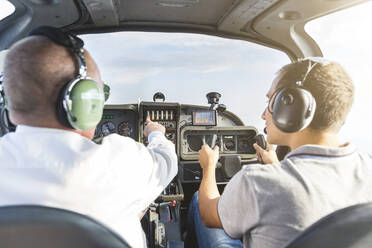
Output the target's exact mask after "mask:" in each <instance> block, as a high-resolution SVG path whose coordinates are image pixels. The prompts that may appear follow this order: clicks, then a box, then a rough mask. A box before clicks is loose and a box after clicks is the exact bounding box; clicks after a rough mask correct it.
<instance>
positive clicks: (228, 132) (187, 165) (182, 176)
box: [94, 102, 258, 183]
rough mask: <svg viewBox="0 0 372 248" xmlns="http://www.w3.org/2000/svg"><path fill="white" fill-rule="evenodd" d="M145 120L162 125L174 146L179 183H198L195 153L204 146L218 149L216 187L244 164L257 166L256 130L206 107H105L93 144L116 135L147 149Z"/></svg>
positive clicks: (160, 104)
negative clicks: (132, 140)
mask: <svg viewBox="0 0 372 248" xmlns="http://www.w3.org/2000/svg"><path fill="white" fill-rule="evenodd" d="M147 116H149V117H150V119H151V120H152V121H156V122H159V123H160V124H162V125H164V126H165V128H166V133H165V136H166V138H167V139H169V140H170V141H172V142H173V143H174V144H175V148H176V153H177V157H178V161H179V173H178V177H179V180H180V181H181V182H182V183H198V182H200V180H201V176H202V170H201V168H200V165H199V162H198V151H199V150H200V149H201V147H202V145H203V144H208V145H210V146H215V145H218V146H219V149H220V156H221V160H220V162H219V165H218V166H217V167H218V169H217V181H218V182H219V183H226V182H228V181H229V179H230V178H231V177H232V175H233V174H234V172H235V171H238V170H239V169H240V168H241V166H243V165H244V164H249V163H254V162H257V156H256V152H255V150H254V148H253V144H254V143H255V142H256V139H255V137H256V136H257V135H258V131H257V129H256V128H255V127H253V126H244V124H243V122H242V121H241V119H240V118H239V117H238V116H236V115H235V114H234V113H232V112H230V111H227V110H223V111H219V110H213V109H211V108H210V107H208V106H199V105H188V104H179V103H168V102H140V103H139V104H124V105H106V106H105V108H104V111H103V116H102V120H101V121H100V123H99V124H98V125H97V128H96V132H95V137H94V141H95V142H97V143H99V142H100V141H101V140H102V139H103V138H104V137H105V136H107V135H110V134H112V133H117V134H119V135H122V136H126V137H131V138H133V139H134V140H136V141H138V142H141V143H143V144H145V145H147V138H146V137H145V136H144V134H143V127H144V123H145V121H146V118H147ZM234 161H235V162H234ZM231 163H232V164H231ZM237 163H238V164H239V165H237Z"/></svg>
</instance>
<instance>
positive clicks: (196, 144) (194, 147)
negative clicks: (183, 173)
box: [187, 135, 203, 152]
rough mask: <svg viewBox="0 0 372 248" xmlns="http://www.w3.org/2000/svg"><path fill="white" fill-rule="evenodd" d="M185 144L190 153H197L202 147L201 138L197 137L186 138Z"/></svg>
mask: <svg viewBox="0 0 372 248" xmlns="http://www.w3.org/2000/svg"><path fill="white" fill-rule="evenodd" d="M187 144H188V145H189V148H190V150H191V151H194V152H197V151H199V150H200V149H201V147H202V145H203V140H202V137H201V136H199V135H189V136H187Z"/></svg>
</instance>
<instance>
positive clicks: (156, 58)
mask: <svg viewBox="0 0 372 248" xmlns="http://www.w3.org/2000/svg"><path fill="white" fill-rule="evenodd" d="M82 38H83V39H84V41H85V42H86V47H87V49H88V50H89V51H90V52H91V53H92V55H93V57H94V58H95V59H96V62H97V64H98V65H99V67H100V69H101V74H102V78H103V80H104V81H105V82H106V83H107V84H109V85H110V86H111V92H112V94H111V96H110V100H109V104H120V103H121V104H124V103H137V102H138V101H139V100H141V101H152V97H153V94H154V93H156V92H158V91H160V92H162V93H164V95H165V98H166V101H168V102H179V103H181V104H197V105H206V106H208V104H207V98H206V94H207V93H208V92H212V91H217V92H219V93H221V94H222V97H221V99H220V103H222V104H225V105H226V106H227V110H229V111H231V112H233V113H235V114H237V115H238V116H239V117H240V118H241V119H242V120H243V122H244V123H245V125H253V126H256V127H257V128H258V129H260V132H262V128H263V127H264V122H263V121H262V120H261V118H260V116H261V113H262V112H263V110H264V109H265V107H266V104H267V103H266V99H265V95H266V93H267V91H268V89H269V87H270V85H271V82H272V80H273V78H274V76H275V73H276V72H277V71H278V69H279V68H280V67H281V66H283V65H284V64H287V63H289V62H290V60H289V58H288V57H287V56H286V55H285V54H284V53H282V52H279V51H276V50H273V49H270V48H266V47H263V46H260V45H256V44H252V43H249V42H246V41H240V40H231V39H224V38H219V37H212V36H206V35H199V34H175V33H143V32H123V33H112V34H97V35H83V36H82Z"/></svg>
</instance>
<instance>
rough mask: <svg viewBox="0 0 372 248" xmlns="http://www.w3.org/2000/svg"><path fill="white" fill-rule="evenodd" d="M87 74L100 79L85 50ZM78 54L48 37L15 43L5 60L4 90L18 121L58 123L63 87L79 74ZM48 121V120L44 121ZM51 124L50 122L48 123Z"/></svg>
mask: <svg viewBox="0 0 372 248" xmlns="http://www.w3.org/2000/svg"><path fill="white" fill-rule="evenodd" d="M85 57H86V62H87V68H88V71H87V75H88V76H89V77H91V78H93V79H94V80H96V81H98V82H101V79H100V74H99V70H98V68H97V65H96V64H95V62H94V61H93V59H92V58H91V57H90V55H89V54H88V53H87V52H85ZM78 70H79V63H78V59H77V56H76V55H75V54H74V53H73V51H71V50H70V49H68V48H65V47H63V46H60V45H57V44H55V43H53V42H52V41H50V40H49V39H48V38H46V37H41V36H33V37H29V38H26V39H23V40H21V41H19V42H17V43H16V44H15V45H13V46H12V48H11V49H10V51H9V52H8V54H7V56H6V59H5V64H4V90H5V94H6V95H7V99H8V103H9V109H10V116H11V119H12V121H14V122H15V124H26V125H30V124H33V125H35V124H36V125H37V122H38V121H41V122H43V123H44V124H43V125H40V126H51V127H54V126H55V125H58V121H57V114H56V103H57V98H58V94H59V92H60V90H61V89H62V87H63V86H64V85H65V84H67V83H68V82H69V81H70V80H71V79H72V78H74V77H76V76H77V75H78ZM45 122H46V123H45ZM49 124H50V125H49Z"/></svg>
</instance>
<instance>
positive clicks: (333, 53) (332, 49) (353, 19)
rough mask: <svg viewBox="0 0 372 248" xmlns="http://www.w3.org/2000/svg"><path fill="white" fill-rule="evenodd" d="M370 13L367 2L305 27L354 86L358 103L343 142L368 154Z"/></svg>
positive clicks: (371, 85)
mask: <svg viewBox="0 0 372 248" xmlns="http://www.w3.org/2000/svg"><path fill="white" fill-rule="evenodd" d="M371 12H372V2H367V3H365V4H361V5H358V6H355V7H353V8H350V9H346V10H343V11H340V12H336V13H334V14H331V15H328V16H325V17H322V18H320V19H316V20H314V21H311V22H309V23H308V24H307V25H306V31H307V32H308V33H309V34H310V35H311V36H312V37H313V38H314V39H315V40H316V42H317V43H318V44H319V46H320V47H321V49H322V52H323V54H324V56H325V57H326V58H328V59H331V60H335V61H337V62H339V63H340V64H341V65H343V66H344V67H345V68H346V70H347V72H348V73H349V75H350V76H351V78H352V79H353V81H354V83H355V102H354V105H353V107H352V109H351V113H350V114H349V116H348V119H347V120H346V123H345V125H344V127H343V128H342V129H341V138H342V139H343V141H351V142H353V143H355V144H357V145H358V147H359V149H361V150H364V151H366V152H370V151H371V149H370V145H371V138H372V135H371V132H370V128H371V127H372V115H371V114H370V113H371V106H372V97H371V96H370V94H371V92H372V77H371V75H370V73H371V69H372V59H371V58H372V49H371V44H372V33H371V32H370V25H371V23H372V16H371Z"/></svg>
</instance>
